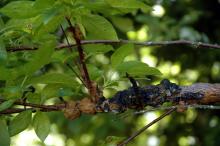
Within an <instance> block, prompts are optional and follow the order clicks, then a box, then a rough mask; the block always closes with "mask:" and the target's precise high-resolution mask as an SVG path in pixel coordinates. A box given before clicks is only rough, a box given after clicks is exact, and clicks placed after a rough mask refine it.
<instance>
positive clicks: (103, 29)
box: [81, 15, 118, 40]
mask: <svg viewBox="0 0 220 146" xmlns="http://www.w3.org/2000/svg"><path fill="white" fill-rule="evenodd" d="M81 21H82V24H83V25H84V27H85V28H86V31H87V32H88V36H87V38H88V39H104V40H117V39H118V37H117V34H116V31H115V29H114V28H113V26H112V24H111V23H110V22H109V21H108V20H107V19H105V18H104V17H102V16H99V15H83V16H82V17H81Z"/></svg>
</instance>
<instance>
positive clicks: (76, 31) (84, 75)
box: [66, 17, 98, 101]
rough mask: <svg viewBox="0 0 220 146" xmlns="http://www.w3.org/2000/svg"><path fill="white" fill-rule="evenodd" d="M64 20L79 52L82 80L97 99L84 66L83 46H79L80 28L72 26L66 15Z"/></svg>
mask: <svg viewBox="0 0 220 146" xmlns="http://www.w3.org/2000/svg"><path fill="white" fill-rule="evenodd" d="M66 20H67V22H68V24H69V27H70V32H71V33H72V35H73V38H74V39H75V41H76V47H77V50H78V53H79V63H80V65H81V68H80V72H81V76H82V78H83V81H84V82H85V84H86V87H87V89H88V90H89V93H90V95H91V96H92V97H95V100H96V99H97V100H98V97H97V94H96V92H95V88H96V87H94V86H93V83H92V81H91V80H90V77H89V73H88V69H87V67H86V63H85V57H84V52H83V48H82V46H81V32H80V29H79V28H78V27H77V26H75V27H74V26H73V25H72V23H71V21H70V19H69V18H67V17H66ZM69 46H70V45H68V47H69ZM95 100H94V101H95Z"/></svg>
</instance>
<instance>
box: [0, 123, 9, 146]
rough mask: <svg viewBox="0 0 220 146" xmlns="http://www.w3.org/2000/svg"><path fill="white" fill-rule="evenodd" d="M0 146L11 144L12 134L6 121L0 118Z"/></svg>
mask: <svg viewBox="0 0 220 146" xmlns="http://www.w3.org/2000/svg"><path fill="white" fill-rule="evenodd" d="M0 125H1V126H0V146H10V136H9V133H8V128H7V125H6V122H5V121H4V120H1V119H0Z"/></svg>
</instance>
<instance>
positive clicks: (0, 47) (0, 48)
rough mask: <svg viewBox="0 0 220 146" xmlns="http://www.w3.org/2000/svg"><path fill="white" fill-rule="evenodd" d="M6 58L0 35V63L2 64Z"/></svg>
mask: <svg viewBox="0 0 220 146" xmlns="http://www.w3.org/2000/svg"><path fill="white" fill-rule="evenodd" d="M6 59H7V51H6V48H5V44H4V41H3V39H2V38H1V37H0V65H3V64H4V63H5V61H6Z"/></svg>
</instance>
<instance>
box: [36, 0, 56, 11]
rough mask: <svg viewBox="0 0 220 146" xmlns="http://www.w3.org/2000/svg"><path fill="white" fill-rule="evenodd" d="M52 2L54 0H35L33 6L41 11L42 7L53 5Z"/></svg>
mask: <svg viewBox="0 0 220 146" xmlns="http://www.w3.org/2000/svg"><path fill="white" fill-rule="evenodd" d="M54 3H55V0H36V1H35V3H34V5H33V7H34V8H35V9H39V10H41V11H42V10H43V9H47V8H51V7H53V4H54Z"/></svg>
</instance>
